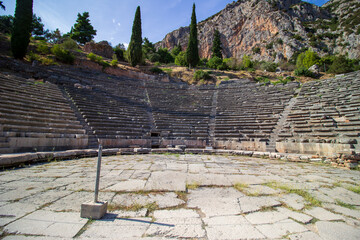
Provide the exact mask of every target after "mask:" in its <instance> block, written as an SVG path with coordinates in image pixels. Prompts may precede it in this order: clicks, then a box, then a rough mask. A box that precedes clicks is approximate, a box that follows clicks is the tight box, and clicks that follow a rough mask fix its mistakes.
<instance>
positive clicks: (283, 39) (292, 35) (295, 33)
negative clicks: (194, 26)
mask: <svg viewBox="0 0 360 240" xmlns="http://www.w3.org/2000/svg"><path fill="white" fill-rule="evenodd" d="M338 1H345V0H338ZM354 1H355V0H354ZM331 11H332V10H331V8H325V7H317V6H315V5H313V4H310V3H307V2H302V1H301V0H281V1H280V0H239V1H237V2H233V3H231V4H228V5H227V6H226V7H225V9H223V10H222V11H220V12H219V13H217V14H215V15H213V16H211V17H209V18H208V19H206V20H204V21H202V22H199V23H198V39H199V54H200V57H206V58H210V57H211V47H212V42H213V35H214V30H215V29H217V30H219V32H220V34H221V42H222V47H223V56H224V57H236V58H241V57H242V56H243V55H251V56H252V59H253V60H266V61H274V60H275V59H277V58H279V57H278V56H281V57H283V58H285V59H288V60H289V59H290V58H291V57H292V56H293V54H294V53H295V52H296V51H298V50H300V49H301V48H303V47H311V48H313V49H314V51H316V52H318V53H319V54H320V55H325V54H326V53H327V52H335V48H336V50H337V51H338V52H339V51H340V52H341V50H342V48H341V49H338V47H337V46H336V45H335V46H334V45H333V44H332V42H331V41H330V40H329V39H326V38H325V39H323V40H321V41H320V40H316V41H317V42H315V43H314V42H311V41H310V37H309V36H310V35H309V33H312V34H315V35H316V34H324V33H326V31H328V30H326V31H325V30H323V29H319V30H317V29H318V28H317V26H316V23H317V22H318V21H320V20H321V21H324V22H326V23H328V22H330V20H331V18H333V17H335V16H338V17H339V16H340V15H337V13H332V12H331ZM317 31H319V32H317ZM329 31H330V30H329ZM336 31H339V32H341V29H339V30H336ZM331 33H332V32H331ZM332 34H337V32H334V33H332ZM345 35H346V34H345ZM188 37H189V28H188V27H182V28H180V29H178V30H175V31H173V32H171V33H169V34H167V35H166V36H165V38H164V39H163V40H162V41H161V42H158V43H157V44H156V46H157V47H166V48H168V49H169V50H171V49H172V48H173V47H174V46H176V45H178V44H180V45H181V47H182V49H183V50H184V49H186V47H187V42H188ZM354 38H356V39H358V35H356V36H355V34H354V36H352V35H349V36H347V35H346V36H345V37H344V39H342V41H346V39H348V41H349V42H350V41H353V40H354ZM356 39H355V43H351V44H353V45H354V48H355V45H356V44H357V45H356V46H359V44H358V40H356ZM328 40H329V41H328ZM339 43H340V42H339ZM340 45H341V44H340ZM255 48H260V52H257V53H255V52H254V51H253V49H255ZM354 51H356V49H354ZM349 56H350V57H352V56H357V55H356V54H354V53H352V52H351V53H350V52H349ZM278 60H279V59H278Z"/></svg>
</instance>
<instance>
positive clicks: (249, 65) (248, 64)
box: [242, 55, 254, 69]
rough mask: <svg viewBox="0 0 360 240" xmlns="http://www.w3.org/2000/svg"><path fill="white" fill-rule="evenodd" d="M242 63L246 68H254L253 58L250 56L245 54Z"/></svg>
mask: <svg viewBox="0 0 360 240" xmlns="http://www.w3.org/2000/svg"><path fill="white" fill-rule="evenodd" d="M242 65H243V67H244V68H245V69H248V68H252V67H253V65H254V64H253V62H251V59H250V57H249V56H247V55H244V56H243V58H242Z"/></svg>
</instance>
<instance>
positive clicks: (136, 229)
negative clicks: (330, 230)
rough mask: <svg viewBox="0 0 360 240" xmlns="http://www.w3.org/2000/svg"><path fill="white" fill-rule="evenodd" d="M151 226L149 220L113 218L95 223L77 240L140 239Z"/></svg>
mask: <svg viewBox="0 0 360 240" xmlns="http://www.w3.org/2000/svg"><path fill="white" fill-rule="evenodd" d="M150 225H151V218H131V219H127V218H114V219H105V220H100V221H95V222H93V223H92V224H90V225H89V226H88V228H87V229H86V231H85V232H84V233H83V234H82V235H81V236H80V238H79V239H102V238H107V239H121V238H123V239H128V238H141V236H143V234H144V233H145V231H146V230H147V229H148V228H149V226H150Z"/></svg>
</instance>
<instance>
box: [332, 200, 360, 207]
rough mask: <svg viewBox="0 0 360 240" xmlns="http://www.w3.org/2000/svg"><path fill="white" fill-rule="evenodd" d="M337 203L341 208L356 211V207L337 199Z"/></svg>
mask: <svg viewBox="0 0 360 240" xmlns="http://www.w3.org/2000/svg"><path fill="white" fill-rule="evenodd" d="M335 201H336V204H337V205H339V206H341V207H345V208H348V209H356V207H355V206H354V205H351V204H348V203H344V202H342V201H340V200H339V199H335Z"/></svg>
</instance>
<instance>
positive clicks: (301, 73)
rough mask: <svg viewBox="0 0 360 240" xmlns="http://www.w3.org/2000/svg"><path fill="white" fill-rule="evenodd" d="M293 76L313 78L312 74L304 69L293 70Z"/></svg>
mask: <svg viewBox="0 0 360 240" xmlns="http://www.w3.org/2000/svg"><path fill="white" fill-rule="evenodd" d="M295 76H304V77H312V78H313V77H315V76H314V74H313V73H312V72H311V71H309V70H308V69H307V68H305V67H301V68H298V69H295Z"/></svg>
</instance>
